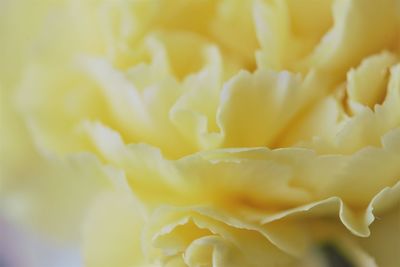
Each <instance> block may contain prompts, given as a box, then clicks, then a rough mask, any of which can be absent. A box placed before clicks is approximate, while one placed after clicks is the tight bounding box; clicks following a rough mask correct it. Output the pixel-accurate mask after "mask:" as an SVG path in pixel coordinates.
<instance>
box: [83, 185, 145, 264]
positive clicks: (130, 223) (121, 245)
mask: <svg viewBox="0 0 400 267" xmlns="http://www.w3.org/2000/svg"><path fill="white" fill-rule="evenodd" d="M138 205H139V204H138V203H136V202H135V201H134V199H132V197H131V196H130V195H128V194H125V193H123V192H118V191H117V192H114V193H105V194H104V195H102V196H99V197H98V198H97V200H96V202H95V203H94V204H93V206H92V207H91V209H90V211H89V213H88V215H87V218H86V220H85V225H84V228H83V237H82V238H83V243H82V249H83V258H84V263H85V266H87V267H109V266H118V267H134V266H143V267H144V266H149V265H147V264H145V260H144V255H143V252H142V249H141V244H140V236H141V231H142V229H143V227H144V223H145V220H146V218H145V217H144V216H143V214H141V213H140V209H141V208H140V207H138Z"/></svg>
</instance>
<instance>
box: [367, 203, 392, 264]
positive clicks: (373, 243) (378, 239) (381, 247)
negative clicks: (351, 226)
mask: <svg viewBox="0 0 400 267" xmlns="http://www.w3.org/2000/svg"><path fill="white" fill-rule="evenodd" d="M397 203H398V204H397V206H395V208H394V209H392V210H390V211H388V212H386V213H385V214H382V215H380V216H379V217H377V218H376V220H375V222H374V223H373V224H372V225H371V236H370V237H369V238H366V239H360V240H359V242H360V243H361V245H362V246H363V247H364V249H365V250H366V251H368V253H370V255H371V256H372V257H374V258H375V260H376V262H377V263H378V265H379V266H380V267H390V266H398V265H399V264H400V256H399V246H400V209H399V207H400V202H399V200H398V202H397Z"/></svg>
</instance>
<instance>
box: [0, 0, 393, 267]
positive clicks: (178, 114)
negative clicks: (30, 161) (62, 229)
mask: <svg viewBox="0 0 400 267" xmlns="http://www.w3.org/2000/svg"><path fill="white" fill-rule="evenodd" d="M24 2H25V1H23V0H20V1H17V2H16V3H15V4H9V5H10V6H11V8H10V10H12V9H16V10H18V8H22V9H26V7H23V3H24ZM399 6H400V2H399V1H398V0H382V1H373V0H351V1H350V0H349V1H344V0H335V1H314V0H301V1H298V0H270V1H268V0H254V1H232V0H226V1H224V0H220V1H211V0H210V1H207V0H199V1H194V0H190V1H186V0H173V1H161V0H151V1H106V0H103V1H102V0H98V1H85V2H82V1H77V0H65V1H61V0H60V1H49V3H47V4H46V5H44V7H43V8H38V10H37V11H35V12H33V14H34V15H31V16H32V17H31V18H29V19H27V21H35V22H36V23H37V21H38V20H39V21H40V20H42V23H41V25H43V26H41V27H40V26H30V27H33V28H35V34H34V36H36V37H35V38H33V39H34V40H33V41H32V42H29V43H31V44H32V45H30V46H28V48H23V45H22V42H21V41H18V38H23V37H26V36H31V34H27V33H25V32H24V30H21V33H19V32H18V31H16V33H15V36H17V37H13V36H14V35H13V34H11V33H12V30H11V29H9V28H7V29H5V30H3V31H4V33H3V34H4V36H6V37H7V38H10V41H9V43H7V42H6V44H5V45H3V46H4V47H5V48H8V49H9V50H11V51H12V52H11V55H14V54H16V53H17V52H19V53H22V51H23V55H24V58H22V59H20V61H19V63H18V62H17V63H15V65H14V66H13V73H14V75H15V73H20V74H21V75H20V77H18V75H16V76H17V77H18V78H15V79H14V81H11V80H12V79H11V78H7V73H6V71H4V70H5V69H6V66H7V64H8V62H9V61H11V59H7V60H6V61H5V63H1V65H0V67H1V68H0V70H1V71H2V75H1V76H0V77H1V79H2V80H4V81H3V83H4V84H5V87H7V88H5V89H3V91H2V92H5V94H4V95H5V96H6V97H5V98H4V99H5V101H4V103H6V106H7V113H5V114H6V115H5V116H4V117H5V119H7V120H9V121H14V119H15V120H17V115H16V114H14V111H12V108H13V107H12V106H11V104H10V99H11V98H14V97H15V99H16V101H15V102H16V103H15V104H16V109H17V110H18V112H19V114H20V115H21V116H22V118H23V119H24V122H25V124H26V127H27V129H28V133H29V135H30V137H31V138H32V141H33V144H34V148H31V150H33V151H35V150H36V151H38V153H39V155H40V156H38V157H39V158H40V160H39V161H40V162H45V163H43V164H44V165H46V166H47V165H49V164H50V169H51V170H52V171H51V172H47V173H48V174H49V177H52V176H57V173H59V174H60V175H61V174H62V176H61V178H60V181H65V180H69V179H68V177H69V176H74V173H75V172H76V173H77V175H76V177H78V179H76V180H77V181H76V182H71V183H76V184H79V186H81V183H82V181H78V180H80V179H81V178H80V177H89V181H92V180H91V179H93V181H92V182H89V184H87V183H83V184H82V188H85V189H82V191H81V192H82V194H81V195H82V198H83V199H81V200H79V199H78V200H77V201H78V202H79V201H81V202H82V203H87V202H88V201H89V200H88V199H90V197H89V196H92V195H93V194H96V192H98V190H102V189H101V188H103V186H104V185H107V182H105V181H103V180H106V178H110V180H111V182H112V183H113V186H111V187H110V191H112V192H108V193H105V194H104V195H101V196H99V198H98V199H97V201H96V202H95V203H94V205H93V208H92V209H91V211H90V212H89V214H88V216H87V219H86V221H85V225H84V234H83V253H84V258H85V263H86V265H87V266H89V267H92V266H93V267H102V266H104V267H108V266H118V267H119V266H121V267H124V266H127V267H128V266H152V265H154V266H158V265H162V266H171V267H172V266H312V265H313V264H314V265H315V266H322V265H323V264H328V261H329V258H330V255H331V256H332V254H334V256H335V257H336V258H339V259H340V260H343V261H346V262H350V263H348V264H354V265H356V266H388V267H390V266H397V265H398V264H400V258H399V256H398V255H397V253H396V248H397V247H398V245H399V244H397V243H398V241H396V240H398V239H400V238H399V235H400V229H399V228H398V225H396V223H393V222H394V221H395V220H396V219H397V217H396V216H398V211H397V210H398V209H399V207H400V204H399V201H400V197H399V196H400V64H399V55H400V54H399V52H398V49H399V46H398V42H399V40H400V39H399V37H400V36H399V30H400V27H399V19H400V12H399V11H398V10H399V9H398V7H399ZM11 14H15V17H13V15H11V16H10V18H8V17H6V18H4V19H3V20H4V21H6V22H9V23H10V22H12V21H13V20H18V19H20V18H21V15H18V12H15V13H14V12H11ZM43 14H47V15H43ZM38 18H40V19H38ZM12 37H13V38H12ZM15 39H16V40H15ZM13 43H18V44H19V46H18V47H15V48H13V47H12V44H13ZM0 48H1V47H0ZM18 64H20V65H21V66H19V65H18ZM19 70H21V71H20V72H19ZM0 81H1V80H0ZM13 84H16V87H17V89H16V90H15V91H16V92H13V90H12V89H11V90H10V89H8V88H12V87H13ZM8 106H9V107H8ZM12 116H13V117H12ZM2 132H4V136H6V134H7V136H8V137H7V138H5V139H4V140H6V142H4V143H5V144H7V145H9V146H10V148H9V149H8V150H9V151H20V152H19V153H20V154H23V152H21V151H25V150H26V149H27V148H25V146H15V143H16V142H18V141H19V140H20V139H24V140H25V139H27V138H28V137H17V136H14V131H13V130H9V129H8V128H5V129H4V130H2ZM2 143H3V142H2ZM27 146H28V145H27ZM15 147H16V148H18V149H14V148H15ZM82 152H84V153H87V152H89V153H91V154H93V155H94V156H93V155H91V156H89V155H84V156H82V154H81V153H82ZM33 153H34V152H33ZM17 155H18V154H17ZM93 157H97V158H98V159H100V160H101V162H102V164H105V165H110V166H112V167H110V166H103V165H102V164H100V163H99V162H98V161H97V159H94V158H93ZM15 158H17V157H15ZM71 158H72V160H76V161H77V162H78V163H77V164H78V167H76V166H75V165H72V166H70V165H68V163H65V162H69V161H68V160H71ZM10 162H11V163H10ZM15 162H17V161H16V159H13V160H8V161H5V164H4V166H6V167H7V170H8V173H7V175H5V176H4V177H5V178H8V179H9V177H13V175H15V174H14V173H15V167H13V166H14V165H15ZM21 162H22V164H24V161H21ZM54 162H56V163H54ZM60 162H61V163H60ZM57 164H59V165H57ZM63 164H67V167H65V166H64V165H63ZM79 166H80V167H79ZM47 168H49V167H47ZM66 169H67V170H66ZM69 172H71V174H69ZM8 179H3V180H5V181H7V180H8ZM50 180H51V178H50ZM43 181H47V179H44V180H43ZM90 183H93V185H96V186H94V187H93V190H92V191H91V190H88V189H87V188H90ZM46 184H49V187H48V189H45V191H46V192H51V191H52V190H53V187H54V189H58V190H60V188H58V186H57V185H52V184H50V183H47V182H46ZM98 184H99V185H98ZM28 187H29V186H28ZM67 188H68V187H67ZM60 191H62V190H60ZM70 191H73V190H69V191H68V189H67V192H70ZM86 192H87V196H88V197H87V198H84V197H83V196H85V194H86ZM51 198H54V199H57V197H55V196H51V197H50V199H51ZM60 198H61V197H60ZM60 198H58V199H60ZM43 202H45V201H43ZM38 206H41V207H42V206H43V207H46V205H45V204H44V203H42V202H39V204H38ZM9 209H10V210H11V211H10V213H11V214H12V206H11V208H9ZM71 210H72V208H71ZM61 214H62V213H61ZM65 214H68V213H65ZM65 214H64V215H65ZM67 216H69V215H67ZM376 216H379V217H381V218H382V222H378V223H375V224H374V225H372V227H371V228H372V233H371V230H370V226H371V224H372V223H373V222H374V220H375V218H376ZM56 217H57V218H62V216H61V215H56ZM74 218H79V216H74ZM76 220H78V219H76ZM375 225H376V227H375ZM382 225H383V226H382ZM386 227H390V230H387V231H385V230H382V229H385V228H386ZM375 228H376V231H375ZM391 236H392V237H391ZM393 237H394V240H395V241H393V242H392V243H393V244H392V243H390V242H391V241H390V240H391V238H393ZM384 242H387V244H388V245H385V243H384ZM396 242H397V243H396ZM377 244H380V245H381V246H379V245H377ZM389 244H390V245H389ZM377 247H379V248H377ZM329 253H330V254H329ZM324 262H325V263H324Z"/></svg>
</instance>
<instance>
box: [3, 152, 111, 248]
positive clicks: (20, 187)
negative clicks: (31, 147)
mask: <svg viewBox="0 0 400 267" xmlns="http://www.w3.org/2000/svg"><path fill="white" fill-rule="evenodd" d="M24 168H27V169H26V172H25V173H24V174H23V175H21V176H13V177H10V178H15V179H13V180H11V179H10V180H9V183H8V186H7V191H5V192H4V193H3V195H2V200H1V209H2V211H3V212H4V214H6V216H8V217H9V218H11V219H13V220H16V221H17V222H18V223H22V224H28V226H31V225H32V226H33V227H34V228H35V229H38V231H40V232H43V233H45V234H47V235H52V236H54V237H55V238H58V239H62V240H73V241H76V240H77V239H78V235H79V231H78V229H79V227H80V224H81V223H82V219H83V216H84V214H85V212H86V209H87V208H88V206H89V204H90V202H91V201H92V200H93V199H94V197H95V196H96V195H97V194H98V193H99V192H102V191H103V190H106V189H107V188H108V187H109V186H110V182H109V177H112V176H114V175H118V174H117V173H116V172H115V171H114V170H113V169H110V168H109V167H104V166H102V165H101V164H100V162H99V161H98V160H97V159H96V158H95V157H94V156H93V155H90V154H75V155H70V156H68V157H66V158H56V157H52V156H46V157H42V158H38V159H35V161H33V162H32V165H29V164H25V165H24Z"/></svg>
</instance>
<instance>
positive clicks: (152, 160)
mask: <svg viewBox="0 0 400 267" xmlns="http://www.w3.org/2000/svg"><path fill="white" fill-rule="evenodd" d="M86 129H87V131H88V134H89V135H90V137H91V138H92V140H93V144H94V146H95V147H96V148H97V149H98V151H99V153H100V155H101V156H102V157H103V158H104V159H105V160H106V161H107V162H110V163H111V164H113V165H114V166H116V167H118V168H120V169H123V170H124V171H125V172H126V174H127V179H128V182H129V184H130V185H131V187H132V190H133V191H134V192H135V193H136V194H137V195H138V196H139V197H141V198H143V199H145V200H146V201H147V203H146V204H149V205H152V204H153V203H158V204H159V203H163V202H164V203H165V202H173V203H177V202H179V203H182V202H183V203H185V202H189V201H190V199H191V196H190V192H191V190H192V189H190V188H188V187H187V185H186V184H185V183H184V182H183V180H182V178H181V176H180V174H179V173H178V172H177V170H176V167H175V166H174V164H173V163H172V162H170V161H168V160H167V159H165V158H164V157H163V155H162V154H161V152H160V150H159V149H157V148H155V147H151V146H149V145H146V144H132V145H128V146H126V145H125V144H124V142H123V141H122V139H121V136H120V135H119V134H118V133H117V132H115V131H113V130H111V129H109V128H107V127H105V126H103V125H102V124H100V123H89V122H88V123H86Z"/></svg>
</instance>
